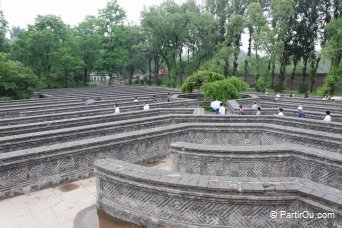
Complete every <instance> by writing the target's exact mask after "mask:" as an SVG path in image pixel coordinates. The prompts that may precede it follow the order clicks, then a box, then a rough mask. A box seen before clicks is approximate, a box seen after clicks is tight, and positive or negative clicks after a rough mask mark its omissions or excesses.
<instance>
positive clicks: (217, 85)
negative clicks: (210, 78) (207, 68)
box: [201, 79, 240, 102]
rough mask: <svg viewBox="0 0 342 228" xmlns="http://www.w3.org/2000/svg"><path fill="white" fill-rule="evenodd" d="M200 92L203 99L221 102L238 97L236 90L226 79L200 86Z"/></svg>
mask: <svg viewBox="0 0 342 228" xmlns="http://www.w3.org/2000/svg"><path fill="white" fill-rule="evenodd" d="M201 90H202V91H203V94H204V96H205V97H209V98H210V99H211V100H220V101H222V102H225V101H227V100H229V99H237V98H239V97H240V94H239V91H238V89H237V88H236V87H235V86H234V85H233V84H232V83H231V82H230V81H229V80H228V79H224V80H220V81H216V82H211V83H205V84H203V85H202V87H201Z"/></svg>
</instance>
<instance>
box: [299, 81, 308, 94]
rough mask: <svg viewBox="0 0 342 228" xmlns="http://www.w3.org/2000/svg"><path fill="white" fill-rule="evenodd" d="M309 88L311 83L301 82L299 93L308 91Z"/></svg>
mask: <svg viewBox="0 0 342 228" xmlns="http://www.w3.org/2000/svg"><path fill="white" fill-rule="evenodd" d="M308 90H309V85H308V84H306V83H300V84H299V85H298V93H306V92H308Z"/></svg>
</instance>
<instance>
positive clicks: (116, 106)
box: [112, 93, 171, 114]
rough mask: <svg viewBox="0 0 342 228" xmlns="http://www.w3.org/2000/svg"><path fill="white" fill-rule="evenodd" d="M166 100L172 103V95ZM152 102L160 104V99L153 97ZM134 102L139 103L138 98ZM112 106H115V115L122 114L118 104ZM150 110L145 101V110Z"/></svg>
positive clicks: (168, 95)
mask: <svg viewBox="0 0 342 228" xmlns="http://www.w3.org/2000/svg"><path fill="white" fill-rule="evenodd" d="M166 100H167V102H170V100H171V95H170V93H168V94H167V96H166ZM152 101H153V102H155V103H158V102H159V100H158V98H157V96H156V95H153V96H152ZM133 102H139V100H138V97H135V98H134V100H133ZM112 106H113V108H114V113H115V114H119V113H120V108H119V105H118V104H117V103H115V104H113V105H112ZM149 109H150V106H149V104H148V103H147V101H144V106H143V110H149Z"/></svg>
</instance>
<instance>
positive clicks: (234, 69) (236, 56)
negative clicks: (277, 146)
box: [233, 52, 239, 76]
mask: <svg viewBox="0 0 342 228" xmlns="http://www.w3.org/2000/svg"><path fill="white" fill-rule="evenodd" d="M237 59H238V54H237V53H236V52H235V53H234V63H233V76H237V68H238V66H239V64H238V63H237Z"/></svg>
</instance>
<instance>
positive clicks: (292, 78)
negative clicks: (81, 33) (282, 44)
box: [291, 60, 298, 86]
mask: <svg viewBox="0 0 342 228" xmlns="http://www.w3.org/2000/svg"><path fill="white" fill-rule="evenodd" d="M297 64H298V61H297V60H296V61H294V62H293V70H292V74H291V85H292V86H293V81H294V78H295V75H296V69H297Z"/></svg>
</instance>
